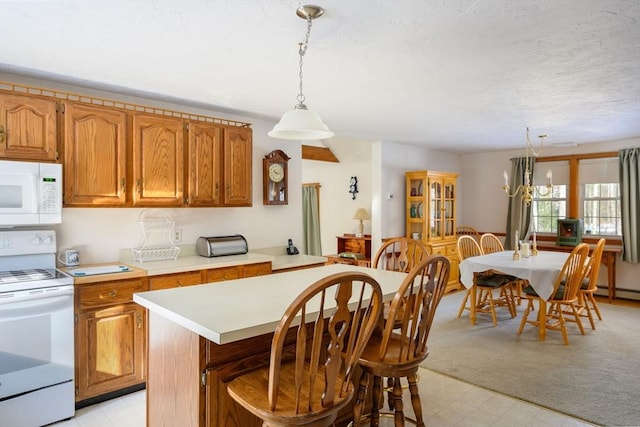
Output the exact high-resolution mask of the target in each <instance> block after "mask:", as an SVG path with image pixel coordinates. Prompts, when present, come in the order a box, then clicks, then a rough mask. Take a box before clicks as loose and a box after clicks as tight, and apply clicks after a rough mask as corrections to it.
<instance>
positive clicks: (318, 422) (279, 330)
mask: <svg viewBox="0 0 640 427" xmlns="http://www.w3.org/2000/svg"><path fill="white" fill-rule="evenodd" d="M381 309H382V292H381V290H380V285H379V284H378V282H377V281H376V280H375V279H373V278H372V277H371V276H369V275H367V274H364V273H357V272H345V273H338V274H333V275H331V276H328V277H325V278H323V279H321V280H319V281H317V282H316V283H314V284H313V285H311V286H309V287H308V288H307V289H305V290H304V291H303V292H302V293H301V294H300V295H298V296H297V297H296V298H295V300H293V302H292V303H291V305H289V307H288V308H287V310H286V311H285V312H284V315H283V316H282V319H281V320H280V322H279V324H278V326H277V327H276V330H275V333H274V336H273V340H272V344H271V358H270V363H269V365H268V366H264V367H259V368H257V369H254V370H251V371H250V372H247V373H245V374H242V375H240V376H238V377H236V378H234V379H233V380H232V381H231V382H229V384H228V386H227V390H228V392H229V395H230V396H231V397H232V398H233V400H235V401H236V402H237V403H238V404H240V405H241V406H243V407H244V408H246V409H247V410H248V411H249V412H251V413H252V414H254V415H255V416H256V417H258V418H260V419H262V421H263V426H270V427H273V426H292V425H296V426H300V425H305V426H330V425H332V424H333V422H334V421H335V419H336V417H337V415H338V411H340V409H342V408H343V407H345V406H346V405H347V404H349V403H350V402H351V401H352V398H353V396H354V385H353V382H352V375H353V372H354V368H355V366H356V364H357V363H358V360H359V358H360V354H361V353H362V350H363V349H364V346H365V345H366V344H367V342H368V341H369V337H370V336H371V334H372V332H373V331H374V329H375V326H376V324H377V323H379V319H380V313H381ZM301 319H303V320H302V321H301ZM285 338H286V339H287V340H285ZM291 340H293V341H294V342H293V343H288V341H291ZM247 368H248V369H249V368H250V367H247Z"/></svg>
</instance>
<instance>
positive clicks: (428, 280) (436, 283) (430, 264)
mask: <svg viewBox="0 0 640 427" xmlns="http://www.w3.org/2000/svg"><path fill="white" fill-rule="evenodd" d="M449 268H450V267H449V260H448V259H447V258H446V257H444V256H442V255H431V256H429V257H427V258H426V259H424V260H422V261H421V262H420V263H418V264H417V265H416V266H415V267H414V268H413V269H412V270H411V271H410V272H409V273H408V274H407V277H406V278H405V279H404V281H403V282H402V284H401V285H400V287H399V288H398V291H397V292H396V294H395V296H394V298H393V300H392V302H391V310H390V311H389V317H388V318H387V320H386V322H385V323H384V325H383V327H382V328H381V329H379V330H376V332H375V333H374V334H373V335H372V336H371V339H370V340H369V342H368V343H367V346H366V347H365V349H364V351H363V352H362V355H361V356H360V360H359V365H360V368H361V369H362V375H361V377H360V382H359V389H358V393H357V397H356V400H355V404H354V412H353V423H354V425H355V426H359V425H361V423H362V422H363V421H364V420H365V419H367V418H368V416H363V409H364V407H365V400H366V398H367V396H371V400H372V403H371V414H370V418H371V425H372V426H373V425H378V421H379V417H380V408H381V406H382V405H381V402H380V400H381V397H382V396H383V394H382V389H381V383H382V378H383V377H387V378H393V379H394V381H393V389H392V391H390V392H389V400H390V401H391V402H392V403H393V404H392V405H391V406H392V407H393V410H394V412H393V414H394V419H395V425H396V426H403V425H404V421H405V416H404V411H403V404H402V386H401V382H400V381H401V378H407V380H408V383H409V391H410V394H411V403H412V406H413V411H414V414H415V417H416V419H415V423H416V424H417V425H418V426H424V421H423V417H422V404H421V402H420V394H419V391H418V384H417V378H418V369H419V368H420V364H421V363H422V362H423V361H424V360H425V359H426V358H427V356H428V354H429V351H428V347H427V339H428V337H429V331H430V330H431V325H432V322H433V317H434V315H435V312H436V308H437V307H438V304H439V303H440V300H441V299H442V296H443V295H444V292H445V289H446V286H447V282H448V281H449V271H450V270H449ZM398 322H399V323H400V324H401V327H400V328H397V327H396V325H397V324H398ZM371 378H373V389H372V390H371V393H368V392H367V391H368V388H369V384H370V382H371Z"/></svg>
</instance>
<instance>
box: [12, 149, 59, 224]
mask: <svg viewBox="0 0 640 427" xmlns="http://www.w3.org/2000/svg"><path fill="white" fill-rule="evenodd" d="M61 222H62V165H60V164H57V163H37V162H17V161H11V160H0V227H13V226H19V225H39V224H60V223H61Z"/></svg>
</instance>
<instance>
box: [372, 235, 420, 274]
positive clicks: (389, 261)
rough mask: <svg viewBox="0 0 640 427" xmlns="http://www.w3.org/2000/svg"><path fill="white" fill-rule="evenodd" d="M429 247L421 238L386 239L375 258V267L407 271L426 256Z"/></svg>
mask: <svg viewBox="0 0 640 427" xmlns="http://www.w3.org/2000/svg"><path fill="white" fill-rule="evenodd" d="M427 256H429V248H428V247H427V246H426V245H425V244H424V243H422V242H421V241H419V240H414V239H409V238H407V237H396V238H393V239H388V240H385V241H384V242H383V243H382V246H381V247H380V249H378V251H377V252H376V255H375V256H374V258H373V264H372V266H373V268H377V269H379V270H392V271H402V272H404V273H407V272H408V271H409V270H411V269H412V268H413V267H414V266H415V265H417V264H418V263H419V262H420V261H422V260H423V259H424V258H426V257H427Z"/></svg>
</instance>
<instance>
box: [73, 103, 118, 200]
mask: <svg viewBox="0 0 640 427" xmlns="http://www.w3.org/2000/svg"><path fill="white" fill-rule="evenodd" d="M64 123H65V126H64V203H65V205H66V206H96V205H103V206H107V205H108V206H120V205H124V204H125V203H126V165H127V163H126V115H125V113H124V112H121V111H117V110H111V109H108V108H104V107H94V106H87V105H82V104H76V103H73V102H68V103H66V104H65V111H64Z"/></svg>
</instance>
